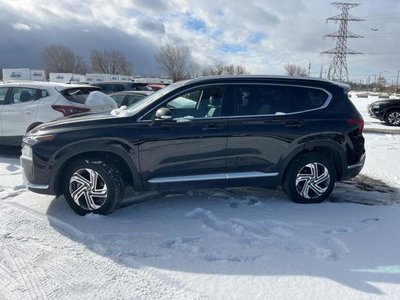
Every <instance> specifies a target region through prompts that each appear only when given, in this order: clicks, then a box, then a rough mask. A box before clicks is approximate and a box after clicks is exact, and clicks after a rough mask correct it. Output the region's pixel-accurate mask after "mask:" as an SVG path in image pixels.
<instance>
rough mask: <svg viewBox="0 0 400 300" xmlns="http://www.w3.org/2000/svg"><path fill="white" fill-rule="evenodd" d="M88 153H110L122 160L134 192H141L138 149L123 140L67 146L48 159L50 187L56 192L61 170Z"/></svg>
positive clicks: (90, 141) (106, 139)
mask: <svg viewBox="0 0 400 300" xmlns="http://www.w3.org/2000/svg"><path fill="white" fill-rule="evenodd" d="M90 153H92V154H93V153H111V154H114V155H116V156H118V157H119V158H120V159H122V160H123V161H124V162H125V164H126V165H127V166H128V168H129V170H130V172H131V175H132V178H133V185H134V188H135V190H142V189H143V186H142V180H141V178H140V176H139V172H138V170H139V163H138V147H137V146H134V145H131V144H129V143H127V142H126V141H124V140H120V139H112V138H96V139H91V140H85V141H84V142H79V141H78V142H74V143H71V144H68V145H66V146H64V147H62V148H61V149H59V150H58V151H57V152H55V153H54V154H53V155H52V157H51V158H50V161H49V165H50V166H52V169H51V170H50V186H53V187H54V190H55V191H58V187H57V181H56V180H57V179H58V178H60V176H62V173H63V170H64V169H65V167H66V166H67V165H68V164H69V162H70V161H71V160H73V159H74V157H82V156H83V155H85V154H90Z"/></svg>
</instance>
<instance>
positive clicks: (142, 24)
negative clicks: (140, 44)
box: [138, 18, 165, 34]
mask: <svg viewBox="0 0 400 300" xmlns="http://www.w3.org/2000/svg"><path fill="white" fill-rule="evenodd" d="M138 25H139V28H140V29H143V30H144V31H147V32H150V33H155V34H165V26H164V24H163V23H161V22H157V21H154V20H150V19H148V18H141V19H140V20H139V22H138Z"/></svg>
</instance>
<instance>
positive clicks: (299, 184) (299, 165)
mask: <svg viewBox="0 0 400 300" xmlns="http://www.w3.org/2000/svg"><path fill="white" fill-rule="evenodd" d="M335 181H336V171H335V168H334V166H333V164H332V161H331V160H330V159H329V158H328V157H326V156H325V155H323V154H320V153H308V154H305V155H302V156H300V157H298V158H295V159H294V160H293V161H292V162H291V163H290V165H289V166H288V168H287V171H286V174H285V177H284V182H283V189H284V191H285V193H286V194H287V195H288V197H289V198H290V199H291V200H292V201H294V202H297V203H320V202H322V201H324V200H325V199H326V198H328V197H329V195H330V194H331V192H332V190H333V187H334V185H335Z"/></svg>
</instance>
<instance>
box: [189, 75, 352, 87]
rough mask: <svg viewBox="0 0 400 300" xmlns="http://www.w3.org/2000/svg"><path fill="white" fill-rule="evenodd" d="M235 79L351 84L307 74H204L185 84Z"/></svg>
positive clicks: (346, 85)
mask: <svg viewBox="0 0 400 300" xmlns="http://www.w3.org/2000/svg"><path fill="white" fill-rule="evenodd" d="M234 79H240V80H244V81H245V80H252V79H253V80H262V79H264V80H265V79H269V80H274V79H275V80H287V81H295V82H296V81H297V82H300V81H302V82H304V81H309V82H320V83H330V84H333V85H337V86H340V87H342V88H345V89H349V88H350V86H349V85H348V84H345V83H341V82H336V81H332V80H328V79H322V78H316V77H306V76H284V75H213V76H204V77H197V78H194V79H189V80H187V81H186V82H185V83H184V85H186V84H192V83H196V82H202V81H213V80H218V81H220V80H234Z"/></svg>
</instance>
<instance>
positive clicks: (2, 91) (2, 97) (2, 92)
mask: <svg viewBox="0 0 400 300" xmlns="http://www.w3.org/2000/svg"><path fill="white" fill-rule="evenodd" d="M7 91H8V88H6V87H0V105H3V104H4V102H5V101H6V96H7Z"/></svg>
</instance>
